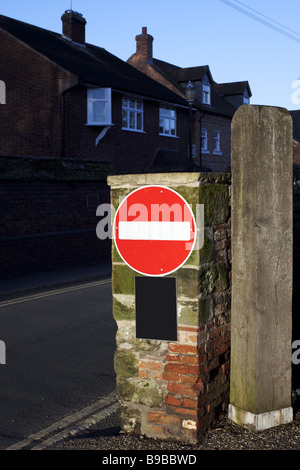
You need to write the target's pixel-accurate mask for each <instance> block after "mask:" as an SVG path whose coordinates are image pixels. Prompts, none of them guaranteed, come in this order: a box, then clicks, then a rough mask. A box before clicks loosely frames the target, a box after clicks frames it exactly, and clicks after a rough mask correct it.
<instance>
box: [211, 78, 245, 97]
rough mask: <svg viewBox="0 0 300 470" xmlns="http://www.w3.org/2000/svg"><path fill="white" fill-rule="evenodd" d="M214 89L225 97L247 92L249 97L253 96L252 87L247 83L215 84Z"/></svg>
mask: <svg viewBox="0 0 300 470" xmlns="http://www.w3.org/2000/svg"><path fill="white" fill-rule="evenodd" d="M214 87H215V88H216V90H217V91H218V92H219V93H221V95H223V96H229V95H242V94H243V93H244V91H245V90H247V91H248V94H249V96H252V93H251V90H250V86H249V83H248V82H247V81H244V82H230V83H214Z"/></svg>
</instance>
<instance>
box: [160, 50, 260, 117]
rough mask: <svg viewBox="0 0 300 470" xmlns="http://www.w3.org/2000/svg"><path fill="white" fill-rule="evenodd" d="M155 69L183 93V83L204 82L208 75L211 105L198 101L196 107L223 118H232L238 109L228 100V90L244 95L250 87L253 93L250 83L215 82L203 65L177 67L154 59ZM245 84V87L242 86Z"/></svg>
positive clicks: (207, 67) (206, 66) (207, 68)
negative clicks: (246, 88)
mask: <svg viewBox="0 0 300 470" xmlns="http://www.w3.org/2000/svg"><path fill="white" fill-rule="evenodd" d="M153 67H154V68H156V69H157V70H158V71H159V72H160V73H161V74H162V75H164V76H165V77H166V78H167V79H168V80H170V82H172V83H173V84H174V85H176V86H177V87H178V89H180V90H181V91H183V89H182V87H181V85H180V84H181V83H185V82H188V81H189V80H191V81H192V82H193V81H194V82H195V81H202V80H203V78H204V77H205V76H206V75H207V76H208V78H209V80H210V82H211V103H212V104H211V105H206V104H204V103H202V102H201V101H199V100H196V101H195V103H194V106H195V107H197V108H199V109H200V110H203V111H205V112H212V113H217V114H221V115H223V116H228V117H232V116H233V115H234V113H235V111H236V108H235V107H234V106H233V105H232V104H231V103H229V101H227V100H226V95H227V94H231V93H227V91H228V90H231V91H234V93H232V94H243V92H244V90H245V87H246V86H248V90H249V92H250V93H249V95H250V96H251V91H250V88H249V85H248V82H236V83H224V84H220V85H219V84H217V83H216V82H214V80H213V78H212V75H211V72H210V69H209V66H208V65H202V66H199V67H185V68H181V67H177V66H176V65H173V64H169V63H168V62H164V61H162V60H158V59H153ZM241 84H243V85H241Z"/></svg>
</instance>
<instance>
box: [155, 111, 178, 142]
mask: <svg viewBox="0 0 300 470" xmlns="http://www.w3.org/2000/svg"><path fill="white" fill-rule="evenodd" d="M159 133H160V134H161V135H169V136H173V137H176V110H175V109H172V108H166V107H163V106H161V107H160V108H159Z"/></svg>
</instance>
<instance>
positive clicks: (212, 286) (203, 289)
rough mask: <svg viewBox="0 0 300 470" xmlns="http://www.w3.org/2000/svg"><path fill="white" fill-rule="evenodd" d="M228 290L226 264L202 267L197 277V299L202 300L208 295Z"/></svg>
mask: <svg viewBox="0 0 300 470" xmlns="http://www.w3.org/2000/svg"><path fill="white" fill-rule="evenodd" d="M227 288H228V266H227V263H218V264H214V265H210V266H204V267H202V268H201V270H200V275H199V298H200V299H203V298H206V297H208V296H209V295H211V294H213V293H215V292H219V291H222V290H226V289H227Z"/></svg>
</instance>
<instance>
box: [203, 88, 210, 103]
mask: <svg viewBox="0 0 300 470" xmlns="http://www.w3.org/2000/svg"><path fill="white" fill-rule="evenodd" d="M202 101H203V103H204V104H210V85H209V84H207V83H203V84H202Z"/></svg>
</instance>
